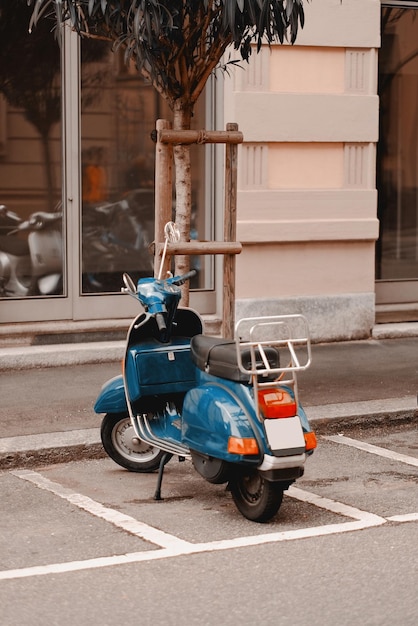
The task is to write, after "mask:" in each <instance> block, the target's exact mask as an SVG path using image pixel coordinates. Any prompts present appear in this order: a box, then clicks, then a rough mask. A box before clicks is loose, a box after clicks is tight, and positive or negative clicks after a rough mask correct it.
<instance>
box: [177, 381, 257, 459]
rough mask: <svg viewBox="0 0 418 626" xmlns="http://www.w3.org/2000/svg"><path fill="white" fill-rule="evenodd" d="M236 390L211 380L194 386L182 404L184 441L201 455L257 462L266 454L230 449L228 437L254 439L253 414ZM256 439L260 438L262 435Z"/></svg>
mask: <svg viewBox="0 0 418 626" xmlns="http://www.w3.org/2000/svg"><path fill="white" fill-rule="evenodd" d="M248 411H249V409H248V407H247V408H246V407H245V406H244V404H243V402H241V401H240V399H239V398H238V396H237V395H236V394H235V393H234V392H233V390H232V389H231V390H230V389H228V388H226V387H224V386H222V385H220V384H216V383H209V384H205V385H202V386H200V387H197V388H195V389H192V390H191V391H189V392H188V393H187V394H186V397H185V399H184V404H183V411H182V416H183V422H182V441H183V443H185V444H186V445H187V446H188V447H189V448H190V449H192V450H196V452H200V453H201V454H204V455H208V456H212V457H215V458H218V459H223V460H225V461H230V462H235V463H237V462H240V461H246V462H249V461H250V462H251V461H253V462H254V463H257V462H259V461H260V458H261V456H262V455H263V450H260V454H256V455H254V456H243V455H241V454H231V453H230V452H228V439H229V437H237V438H243V439H245V438H254V437H255V436H256V435H255V433H254V430H253V428H252V426H251V421H253V420H252V419H251V417H250V416H249V413H248ZM257 439H258V440H259V441H260V436H259V435H258V437H257Z"/></svg>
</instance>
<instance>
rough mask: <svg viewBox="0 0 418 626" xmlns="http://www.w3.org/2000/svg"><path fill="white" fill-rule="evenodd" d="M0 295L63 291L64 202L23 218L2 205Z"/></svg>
mask: <svg viewBox="0 0 418 626" xmlns="http://www.w3.org/2000/svg"><path fill="white" fill-rule="evenodd" d="M0 232H1V234H0V298H26V297H30V296H38V297H39V296H54V295H62V294H63V278H62V268H63V262H62V258H63V257H62V255H63V246H62V205H61V203H59V204H58V205H57V206H56V210H55V211H53V212H47V211H36V212H35V213H32V215H30V216H29V218H28V219H26V220H24V219H22V218H21V217H20V216H19V215H18V214H17V213H16V212H14V211H11V210H9V209H8V208H7V207H6V206H5V205H1V206H0Z"/></svg>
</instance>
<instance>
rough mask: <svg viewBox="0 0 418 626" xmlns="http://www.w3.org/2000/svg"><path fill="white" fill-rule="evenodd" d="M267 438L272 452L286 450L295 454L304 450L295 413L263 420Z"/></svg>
mask: <svg viewBox="0 0 418 626" xmlns="http://www.w3.org/2000/svg"><path fill="white" fill-rule="evenodd" d="M264 428H265V429H266V435H267V439H268V442H269V445H270V448H271V450H272V452H276V451H279V450H283V451H286V450H288V451H289V453H291V454H297V453H299V454H300V453H301V452H303V450H305V438H304V436H303V430H302V426H301V424H300V420H299V418H298V416H297V415H295V416H294V417H282V418H278V419H266V420H264Z"/></svg>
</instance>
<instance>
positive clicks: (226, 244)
mask: <svg viewBox="0 0 418 626" xmlns="http://www.w3.org/2000/svg"><path fill="white" fill-rule="evenodd" d="M164 247H165V244H163V243H159V244H158V245H157V250H156V252H157V255H158V256H160V257H161V256H162V254H163V250H164ZM241 252H242V244H241V243H239V242H238V241H179V242H178V243H167V254H168V255H169V256H171V255H174V254H186V255H187V254H190V255H192V254H193V255H195V254H198V255H200V254H240V253H241Z"/></svg>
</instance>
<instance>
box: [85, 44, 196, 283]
mask: <svg viewBox="0 0 418 626" xmlns="http://www.w3.org/2000/svg"><path fill="white" fill-rule="evenodd" d="M86 41H87V40H82V43H81V46H82V48H81V49H82V73H81V76H82V92H81V93H82V97H81V106H82V114H81V148H82V170H81V171H82V219H81V223H82V255H81V266H82V292H83V293H84V294H88V293H120V289H121V286H122V284H123V283H122V276H123V273H124V272H128V273H129V274H130V275H131V276H132V277H133V278H134V280H137V279H138V278H140V277H144V276H150V275H152V274H153V272H154V268H153V257H152V255H151V253H150V250H149V247H150V244H151V243H152V242H153V240H154V164H155V144H154V142H153V141H152V139H151V133H152V131H153V130H154V129H155V122H156V120H157V119H161V118H162V119H168V120H171V119H172V114H171V111H170V109H169V107H168V105H167V104H166V103H165V101H164V100H163V99H162V98H161V97H160V96H159V95H158V94H157V92H156V91H155V89H154V88H153V87H152V85H150V84H149V83H148V82H146V81H145V80H144V79H143V78H142V77H141V76H139V75H138V73H137V71H136V69H135V68H134V67H133V66H132V67H131V66H130V67H127V66H126V64H125V61H124V59H123V52H122V53H121V54H118V53H112V52H110V51H109V49H108V46H107V45H106V46H105V47H103V48H102V54H101V56H99V55H98V54H97V57H96V59H95V61H94V62H91V60H89V58H88V54H87V50H86ZM201 108H203V107H201ZM198 110H199V107H198ZM195 118H196V119H195V125H196V126H197V127H198V128H204V127H205V125H204V118H203V116H202V115H201V113H200V112H198V113H197V115H196V116H195ZM192 160H193V167H194V169H193V172H192V176H193V179H194V182H193V189H194V190H195V198H194V223H193V235H194V236H196V233H197V232H198V231H199V234H200V237H201V238H202V239H204V238H205V228H204V215H205V213H204V209H203V207H204V197H203V195H204V186H203V180H204V148H202V147H201V146H200V147H199V151H196V154H195V155H193V159H192ZM173 217H174V216H173ZM198 261H199V260H198V259H192V266H194V267H196V266H197V264H198ZM202 279H203V276H202V275H201V277H200V280H202ZM193 286H194V287H196V286H199V282H196V284H195V285H193Z"/></svg>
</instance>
